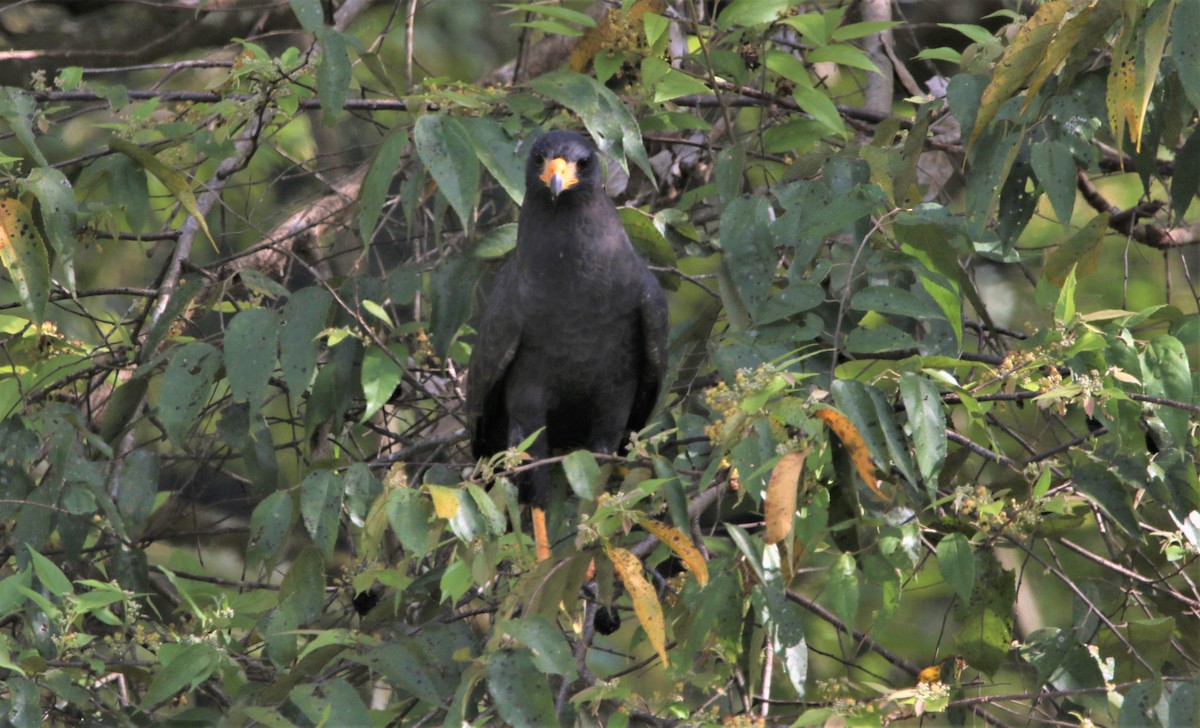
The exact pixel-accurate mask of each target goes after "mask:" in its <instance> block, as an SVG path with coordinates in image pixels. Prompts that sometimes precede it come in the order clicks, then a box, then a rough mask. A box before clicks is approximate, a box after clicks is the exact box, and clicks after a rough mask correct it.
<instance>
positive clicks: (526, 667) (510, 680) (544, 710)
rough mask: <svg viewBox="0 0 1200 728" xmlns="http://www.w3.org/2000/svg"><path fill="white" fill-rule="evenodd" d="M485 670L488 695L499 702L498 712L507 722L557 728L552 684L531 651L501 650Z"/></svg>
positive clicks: (518, 727) (509, 723) (520, 727)
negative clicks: (554, 727) (551, 691)
mask: <svg viewBox="0 0 1200 728" xmlns="http://www.w3.org/2000/svg"><path fill="white" fill-rule="evenodd" d="M484 669H485V671H486V673H487V682H488V686H487V687H488V692H489V693H491V695H492V698H493V699H494V700H495V701H496V713H497V714H499V716H500V719H501V720H502V721H503V722H504V723H506V724H508V725H512V726H516V728H523V727H524V726H531V727H535V726H547V725H558V723H559V721H558V716H556V715H555V714H554V700H553V698H552V696H551V695H550V685H549V683H548V682H547V681H546V677H545V675H543V674H542V672H541V671H540V670H538V668H537V665H536V664H535V663H534V661H533V657H532V655H531V654H530V652H529V650H525V649H504V650H500V651H499V652H496V653H495V654H493V655H492V656H491V659H489V660H488V662H487V666H486V667H485V668H484Z"/></svg>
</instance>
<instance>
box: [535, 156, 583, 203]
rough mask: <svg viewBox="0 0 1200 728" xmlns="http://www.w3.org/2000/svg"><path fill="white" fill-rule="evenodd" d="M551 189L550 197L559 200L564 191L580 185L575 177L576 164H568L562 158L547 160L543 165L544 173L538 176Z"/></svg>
mask: <svg viewBox="0 0 1200 728" xmlns="http://www.w3.org/2000/svg"><path fill="white" fill-rule="evenodd" d="M538 179H540V180H541V181H542V182H545V183H546V186H547V187H549V188H550V196H551V197H554V198H557V197H558V196H559V195H560V194H562V191H563V190H569V189H571V188H572V187H574V186H575V185H577V184H579V178H578V177H576V176H575V163H574V162H568V161H567V160H565V159H563V158H562V157H554V158H553V159H547V160H546V161H545V163H544V164H543V165H542V173H541V175H539V176H538Z"/></svg>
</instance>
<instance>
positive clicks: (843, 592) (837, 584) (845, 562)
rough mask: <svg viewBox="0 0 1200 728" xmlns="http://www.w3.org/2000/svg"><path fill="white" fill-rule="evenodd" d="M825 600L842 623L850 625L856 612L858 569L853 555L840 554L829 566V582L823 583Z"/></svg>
mask: <svg viewBox="0 0 1200 728" xmlns="http://www.w3.org/2000/svg"><path fill="white" fill-rule="evenodd" d="M825 601H826V602H827V603H828V604H829V606H830V608H831V609H832V610H833V613H834V614H836V615H837V616H838V619H840V620H842V624H844V625H846V626H847V627H851V626H853V625H854V624H855V616H856V615H857V614H858V569H857V566H856V564H855V561H854V557H853V556H851V555H850V554H842V555H841V556H839V557H838V559H837V561H835V562H833V564H832V565H831V566H830V567H829V582H828V584H826V585H825Z"/></svg>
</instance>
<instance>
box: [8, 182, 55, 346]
mask: <svg viewBox="0 0 1200 728" xmlns="http://www.w3.org/2000/svg"><path fill="white" fill-rule="evenodd" d="M0 262H2V263H4V267H5V268H7V269H8V275H9V277H11V278H12V282H13V285H14V286H16V289H17V298H19V299H20V301H21V305H22V306H24V307H25V310H26V311H28V312H29V317H30V318H32V319H33V320H34V321H35V322H37V323H41V322H42V319H43V317H44V316H45V313H46V302H47V301H49V300H50V259H49V257H48V256H47V255H46V244H45V243H44V242H42V236H41V234H39V233H38V231H37V228H36V227H34V225H33V215H31V214H30V213H29V208H28V207H26V206H25V203H23V202H21V201H20V200H15V199H0Z"/></svg>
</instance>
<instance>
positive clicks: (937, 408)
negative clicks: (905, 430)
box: [900, 374, 946, 500]
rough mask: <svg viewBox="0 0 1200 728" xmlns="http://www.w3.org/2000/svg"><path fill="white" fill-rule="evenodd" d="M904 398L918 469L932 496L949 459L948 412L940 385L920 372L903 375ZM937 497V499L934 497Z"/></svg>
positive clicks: (902, 390)
mask: <svg viewBox="0 0 1200 728" xmlns="http://www.w3.org/2000/svg"><path fill="white" fill-rule="evenodd" d="M900 397H901V399H902V400H903V401H904V410H905V412H906V413H907V414H908V427H909V430H911V434H912V441H913V450H914V451H915V452H916V456H917V468H918V469H919V470H920V471H921V477H922V478H924V480H925V486H926V488H927V489H928V491H929V493H930V495H931V496H933V494H934V493H935V492H936V489H937V481H938V478H937V476H938V473H939V472H940V471H941V469H942V464H943V463H944V462H945V460H946V414H945V412H944V410H943V409H942V399H941V396H940V394H939V392H938V388H937V385H935V384H934V383H933V382H931V381H929V380H928V379H926V378H925V377H922V376H919V375H916V374H904V375H901V377H900ZM931 500H936V498H931Z"/></svg>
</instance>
